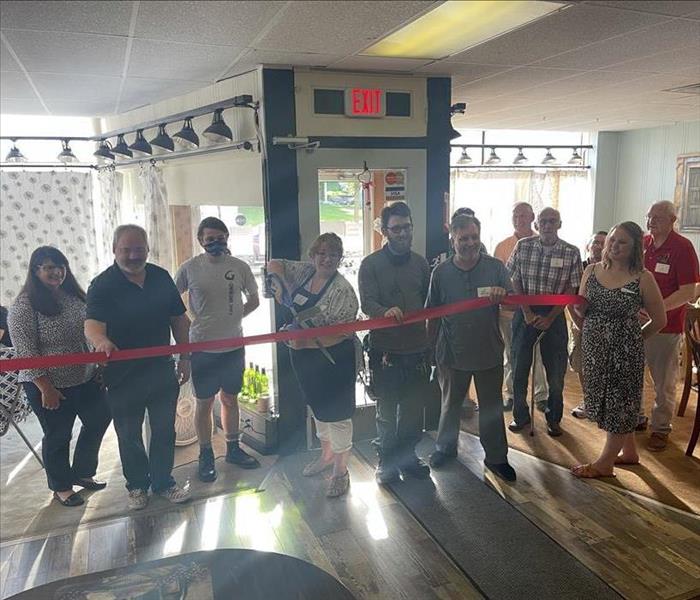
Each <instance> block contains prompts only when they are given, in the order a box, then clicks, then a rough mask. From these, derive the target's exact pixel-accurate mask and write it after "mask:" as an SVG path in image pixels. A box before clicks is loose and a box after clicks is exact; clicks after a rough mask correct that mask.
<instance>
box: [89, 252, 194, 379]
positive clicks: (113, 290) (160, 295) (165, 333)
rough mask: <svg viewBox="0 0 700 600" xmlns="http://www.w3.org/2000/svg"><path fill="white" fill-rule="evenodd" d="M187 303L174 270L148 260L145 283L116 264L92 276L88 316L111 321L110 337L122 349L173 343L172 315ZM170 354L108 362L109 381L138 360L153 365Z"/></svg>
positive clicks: (108, 328) (108, 327)
mask: <svg viewBox="0 0 700 600" xmlns="http://www.w3.org/2000/svg"><path fill="white" fill-rule="evenodd" d="M185 311H186V308H185V305H184V304H183V302H182V299H181V298H180V293H179V292H178V291H177V288H176V287H175V283H174V282H173V280H172V277H170V274H169V273H168V272H167V271H166V270H165V269H162V268H160V267H158V266H156V265H152V264H150V263H147V264H146V279H145V281H144V284H143V287H140V286H138V285H136V284H135V283H133V282H131V281H129V280H128V279H127V278H126V276H125V275H124V273H122V270H121V269H120V268H119V267H118V266H117V264H116V263H115V264H113V265H112V266H111V267H109V268H108V269H106V270H105V271H103V272H102V273H100V274H99V275H98V276H97V277H95V279H93V280H92V283H91V284H90V287H89V288H88V292H87V318H88V319H94V320H95V321H101V322H102V323H105V324H106V325H107V337H108V338H109V339H110V340H112V342H114V344H115V345H116V346H117V348H119V349H120V350H126V349H128V348H145V347H148V346H163V345H166V344H170V318H171V317H176V316H179V315H182V314H184V313H185ZM169 360H170V357H168V356H162V357H157V358H149V359H140V360H139V361H119V362H115V363H112V364H109V365H108V366H107V369H106V370H105V381H106V383H107V384H108V385H109V384H110V383H112V384H113V383H115V382H116V381H118V380H120V379H121V378H122V377H123V376H124V375H125V374H126V373H127V372H128V371H129V370H131V369H132V368H133V367H134V366H135V365H136V364H138V366H139V367H146V366H153V365H154V363H163V362H167V361H169Z"/></svg>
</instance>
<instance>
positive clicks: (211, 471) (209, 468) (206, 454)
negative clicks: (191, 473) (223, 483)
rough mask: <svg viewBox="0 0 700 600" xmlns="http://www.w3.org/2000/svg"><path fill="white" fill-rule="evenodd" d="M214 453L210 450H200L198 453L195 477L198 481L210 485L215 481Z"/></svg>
mask: <svg viewBox="0 0 700 600" xmlns="http://www.w3.org/2000/svg"><path fill="white" fill-rule="evenodd" d="M214 460H215V459H214V451H213V450H212V449H211V448H206V449H205V448H202V449H200V451H199V467H198V469H197V475H198V476H199V480H200V481H204V482H205V483H210V482H212V481H214V480H215V479H216V467H215V466H214Z"/></svg>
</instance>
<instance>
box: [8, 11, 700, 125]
mask: <svg viewBox="0 0 700 600" xmlns="http://www.w3.org/2000/svg"><path fill="white" fill-rule="evenodd" d="M437 4H439V2H432V1H412V2H398V1H385V2H375V1H370V2H359V1H350V2H335V1H334V2H319V1H311V2H307V1H294V2H291V1H287V2H285V1H279V2H264V1H252V2H248V1H240V2H214V1H209V2H169V1H141V2H124V1H116V0H113V1H111V2H99V1H94V2H58V1H55V2H32V1H20V2H14V1H2V2H0V30H1V31H0V37H1V38H2V45H1V48H0V59H1V60H0V112H2V113H4V114H53V115H82V116H104V115H109V114H115V113H121V112H125V111H128V110H131V109H134V108H137V107H140V106H144V105H147V104H151V103H154V102H158V101H160V100H164V99H167V98H171V97H173V96H178V95H181V94H185V93H187V92H190V91H193V90H195V89H199V88H202V87H205V86H207V85H210V84H212V83H214V82H216V81H219V80H221V79H224V78H227V77H231V76H233V75H236V74H238V73H241V72H245V71H247V70H250V69H251V68H254V67H255V66H256V65H258V64H264V65H284V66H300V67H312V68H319V69H329V70H349V71H350V70H362V71H377V72H385V73H402V74H409V75H410V74H414V75H416V76H439V75H445V76H451V77H452V82H453V84H452V87H453V92H452V96H453V101H454V102H459V101H461V102H466V103H467V112H466V114H465V115H463V116H456V117H455V119H454V122H455V125H456V126H457V127H462V128H494V129H495V128H505V129H551V130H577V131H582V130H590V131H602V130H625V129H637V128H642V127H652V126H657V125H665V124H670V123H675V122H680V121H691V120H698V119H700V95H698V94H692V93H677V92H669V91H665V90H669V89H672V88H677V87H681V86H686V85H692V84H697V83H698V82H700V1H670V0H669V1H658V2H645V1H634V2H625V1H619V2H612V1H607V2H602V1H601V2H598V1H585V2H569V3H568V5H567V6H566V7H565V8H564V9H562V10H559V11H557V12H554V13H552V14H550V15H548V16H546V17H544V18H542V19H540V20H538V21H535V22H533V23H530V24H528V25H525V26H523V27H521V28H519V29H516V30H514V31H511V32H509V33H506V34H504V35H501V36H499V37H497V38H495V39H492V40H489V41H487V42H484V43H481V44H479V45H477V46H475V47H472V48H469V49H467V50H465V51H463V52H459V53H457V54H455V55H452V56H450V57H446V58H444V59H442V60H437V61H431V60H420V59H401V58H379V57H372V56H363V55H362V51H363V50H364V49H365V48H368V47H369V46H371V45H372V43H373V42H375V41H377V40H379V39H381V38H382V37H384V36H385V35H387V34H388V33H390V32H392V31H395V30H397V29H399V28H400V27H402V26H403V25H405V24H407V23H410V22H412V21H414V20H415V19H417V18H419V17H420V16H421V15H423V14H424V13H425V12H426V11H429V10H430V9H431V8H432V7H434V6H436V5H437Z"/></svg>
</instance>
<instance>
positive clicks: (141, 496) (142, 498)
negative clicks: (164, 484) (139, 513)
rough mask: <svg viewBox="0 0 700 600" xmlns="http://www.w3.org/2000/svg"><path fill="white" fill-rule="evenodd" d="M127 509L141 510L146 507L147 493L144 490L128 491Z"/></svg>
mask: <svg viewBox="0 0 700 600" xmlns="http://www.w3.org/2000/svg"><path fill="white" fill-rule="evenodd" d="M128 503H129V508H130V509H131V510H142V509H144V508H146V506H148V492H146V491H145V490H129V500H128Z"/></svg>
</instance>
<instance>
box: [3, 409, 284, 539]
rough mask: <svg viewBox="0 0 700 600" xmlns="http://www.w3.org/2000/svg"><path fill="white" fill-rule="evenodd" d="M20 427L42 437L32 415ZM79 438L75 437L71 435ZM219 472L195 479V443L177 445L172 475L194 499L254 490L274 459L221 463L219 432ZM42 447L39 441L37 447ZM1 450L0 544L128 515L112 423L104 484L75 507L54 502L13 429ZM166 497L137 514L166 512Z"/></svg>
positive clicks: (103, 452)
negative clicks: (249, 465) (256, 464)
mask: <svg viewBox="0 0 700 600" xmlns="http://www.w3.org/2000/svg"><path fill="white" fill-rule="evenodd" d="M23 430H24V431H25V433H26V434H27V436H28V437H29V439H30V440H31V441H32V442H37V441H38V440H40V439H41V435H42V434H41V429H40V428H39V426H38V424H37V423H36V422H35V421H34V420H33V419H32V420H30V421H29V422H28V423H26V424H23ZM74 437H77V436H74ZM213 447H214V451H215V454H216V456H217V457H219V458H217V460H216V468H217V471H218V474H219V476H218V477H217V479H216V481H214V482H213V483H202V482H200V481H199V479H198V478H197V455H198V452H199V447H198V445H197V444H192V445H190V446H184V447H178V448H176V449H175V465H176V467H175V469H174V470H173V477H175V480H176V481H177V483H178V484H179V485H189V489H190V493H191V496H192V499H193V500H198V499H203V498H209V497H211V496H217V495H220V494H230V493H236V492H246V491H254V490H258V489H260V488H261V484H262V482H263V479H264V478H265V476H266V475H267V473H268V471H269V469H270V467H271V466H272V464H273V462H274V460H275V457H264V456H260V455H258V454H256V453H255V452H253V451H252V450H249V451H250V453H251V454H253V455H254V456H256V458H258V460H260V462H261V463H262V467H261V468H259V469H253V470H245V469H241V468H239V467H236V466H234V465H231V464H228V463H226V462H225V461H224V459H223V458H222V456H223V455H224V454H225V450H226V448H225V440H224V436H223V434H222V433H221V432H219V433H218V434H217V435H215V436H214V438H213ZM40 448H41V446H40V445H39V451H40ZM1 450H2V451H1V452H0V466H1V468H0V478H1V481H0V494H1V495H2V502H1V503H0V542H6V541H9V540H13V539H16V538H19V537H29V536H35V535H45V534H46V533H48V532H49V531H57V530H62V529H66V528H70V529H74V528H75V527H77V526H78V525H82V524H85V523H91V522H94V521H98V520H102V519H109V518H115V517H120V516H125V515H127V514H130V511H129V509H128V508H127V504H126V503H127V491H126V488H125V481H124V476H123V475H122V471H121V462H120V460H119V451H118V448H117V439H116V434H115V433H114V429H113V428H112V427H111V426H110V428H109V430H108V431H107V434H106V435H105V439H104V441H103V443H102V448H101V449H100V464H99V468H98V472H97V475H96V478H97V479H101V480H104V481H107V484H108V485H107V488H106V489H104V490H102V491H99V492H88V491H87V490H83V491H82V492H80V493H81V495H82V496H83V497H84V498H85V500H86V502H85V504H83V505H82V506H78V507H64V506H61V505H60V504H59V503H58V502H56V501H55V500H52V495H51V492H50V491H49V490H48V488H47V486H46V476H45V474H44V471H43V470H42V469H41V467H40V466H39V463H38V462H37V461H36V460H35V459H34V457H33V456H31V455H30V454H29V450H28V448H27V447H26V446H25V445H24V444H23V443H22V442H21V441H20V439H19V437H18V436H17V435H16V433H15V432H14V431H11V432H8V434H7V435H6V436H4V437H3V438H2V449H1ZM169 506H171V505H170V503H169V502H168V501H167V500H164V499H163V498H160V497H158V496H153V497H151V500H150V502H149V505H148V507H147V508H146V509H145V510H143V511H140V513H139V514H148V513H149V512H158V511H162V510H167V508H168V507H169Z"/></svg>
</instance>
